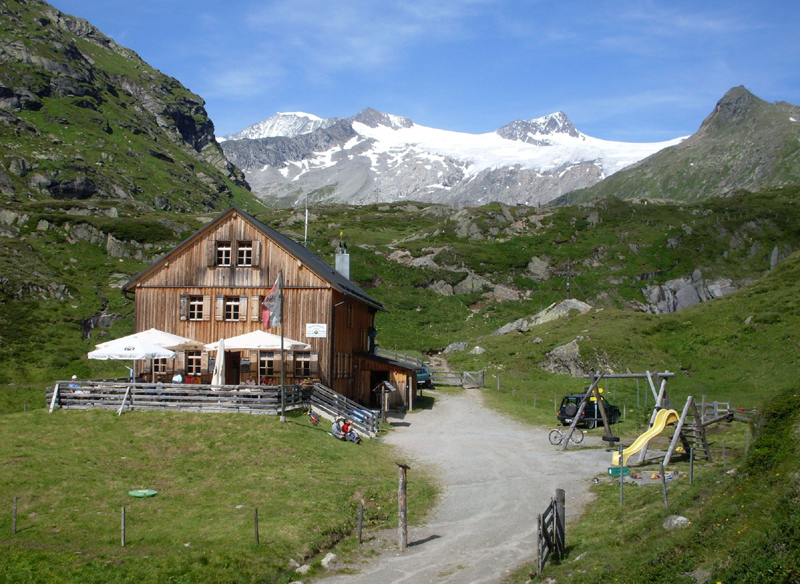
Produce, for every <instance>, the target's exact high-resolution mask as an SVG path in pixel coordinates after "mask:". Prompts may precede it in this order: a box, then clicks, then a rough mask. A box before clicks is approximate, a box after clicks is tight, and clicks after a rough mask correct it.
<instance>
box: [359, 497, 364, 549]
mask: <svg viewBox="0 0 800 584" xmlns="http://www.w3.org/2000/svg"><path fill="white" fill-rule="evenodd" d="M363 527H364V503H359V504H358V543H362V541H363V540H362V539H361V530H362V528H363Z"/></svg>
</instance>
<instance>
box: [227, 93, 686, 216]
mask: <svg viewBox="0 0 800 584" xmlns="http://www.w3.org/2000/svg"><path fill="white" fill-rule="evenodd" d="M242 135H246V136H247V137H246V138H244V139H243V138H242ZM681 140H682V138H679V139H676V140H672V141H669V142H658V143H646V144H637V143H627V142H610V141H606V140H599V139H597V138H592V137H590V136H587V135H585V134H583V133H581V132H580V131H578V130H577V128H575V126H574V125H573V124H572V122H570V120H569V119H568V118H567V116H566V115H565V114H564V113H563V112H557V113H554V114H550V115H548V116H544V117H541V118H537V119H533V120H517V121H514V122H512V123H510V124H508V125H506V126H503V127H502V128H500V129H499V130H497V131H495V132H489V133H486V134H467V133H463V132H451V131H447V130H438V129H435V128H428V127H425V126H419V125H417V124H414V123H413V122H412V121H411V120H409V119H408V118H404V117H402V116H395V115H391V114H386V113H382V112H378V111H376V110H373V109H370V108H368V109H365V110H363V111H361V112H359V113H358V114H356V115H355V116H353V117H351V118H347V119H339V118H331V119H327V120H323V119H321V118H317V117H316V116H312V115H310V114H298V113H292V114H276V115H275V116H272V117H271V118H269V119H267V120H265V121H264V122H261V123H260V124H255V125H254V126H250V127H249V128H247V129H246V130H244V131H243V132H240V133H239V134H235V135H233V136H229V137H227V139H226V141H225V142H223V144H222V148H223V150H224V151H225V154H226V155H227V156H228V158H229V159H230V160H231V162H233V163H234V164H236V165H237V166H238V167H239V168H241V169H242V170H243V171H244V172H245V175H246V177H247V180H248V182H249V183H250V186H251V188H252V189H253V191H254V192H255V193H256V194H257V195H258V196H260V197H261V198H262V199H264V200H265V201H266V202H268V203H271V204H277V205H280V206H291V205H295V204H298V203H302V202H303V201H304V199H305V197H306V196H308V197H309V200H310V201H315V202H322V201H324V202H330V203H334V202H336V203H348V204H366V203H374V202H391V201H398V200H412V201H425V202H435V203H444V204H452V205H461V206H470V205H482V204H485V203H489V202H491V201H501V202H504V203H508V204H515V205H519V204H522V205H534V206H538V205H542V204H545V203H548V202H549V201H552V200H553V199H555V198H557V197H559V196H561V195H563V194H565V193H567V192H570V191H573V190H576V189H579V188H584V187H588V186H591V185H593V184H595V183H597V182H599V181H600V180H602V179H603V178H605V177H606V176H609V175H611V174H613V173H614V172H617V171H618V170H621V169H622V168H625V167H626V166H629V165H630V164H633V163H634V162H637V161H639V160H641V159H643V158H645V157H647V156H649V155H651V154H653V153H655V152H657V151H659V150H661V149H663V148H666V147H667V146H671V145H674V144H677V143H679V142H680V141H681Z"/></svg>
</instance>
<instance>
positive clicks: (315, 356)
mask: <svg viewBox="0 0 800 584" xmlns="http://www.w3.org/2000/svg"><path fill="white" fill-rule="evenodd" d="M311 377H319V353H317V352H316V351H314V352H312V353H311Z"/></svg>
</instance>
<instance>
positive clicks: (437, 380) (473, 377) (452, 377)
mask: <svg viewBox="0 0 800 584" xmlns="http://www.w3.org/2000/svg"><path fill="white" fill-rule="evenodd" d="M431 375H432V377H433V383H434V384H438V385H461V386H466V385H477V386H478V387H484V386H485V385H486V383H485V380H486V376H485V372H484V371H440V370H438V369H437V370H434V371H431Z"/></svg>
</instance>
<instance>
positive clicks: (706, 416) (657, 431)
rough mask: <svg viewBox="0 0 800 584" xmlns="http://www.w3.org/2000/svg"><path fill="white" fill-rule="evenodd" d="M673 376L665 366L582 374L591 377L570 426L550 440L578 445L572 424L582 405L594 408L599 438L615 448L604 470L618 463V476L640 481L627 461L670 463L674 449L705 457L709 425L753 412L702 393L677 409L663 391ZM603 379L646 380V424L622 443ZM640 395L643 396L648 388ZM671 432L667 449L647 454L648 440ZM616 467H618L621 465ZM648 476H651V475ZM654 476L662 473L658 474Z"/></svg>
mask: <svg viewBox="0 0 800 584" xmlns="http://www.w3.org/2000/svg"><path fill="white" fill-rule="evenodd" d="M674 376H675V374H674V373H672V372H669V371H665V372H655V373H653V372H650V371H646V372H644V373H627V374H604V373H594V372H591V373H590V374H589V375H587V378H589V379H590V380H591V384H590V385H589V387H588V388H587V389H586V392H585V393H584V395H583V397H582V399H581V400H580V402H579V404H578V407H577V411H576V413H575V415H574V418H573V419H572V421H571V424H570V425H569V428H568V429H566V430H564V431H563V432H561V431H559V434H560V436H559V437H558V440H557V441H554V440H552V439H551V443H553V444H558V445H559V446H560V448H561V450H566V449H567V448H569V447H570V446H575V445H578V444H580V443H581V441H582V439H583V433H582V432H581V430H580V429H579V428H578V427H577V426H578V424H579V423H580V420H581V418H582V414H583V412H584V411H585V409H586V408H587V407H590V408H594V409H595V410H596V411H598V413H599V417H598V418H597V424H598V427H599V423H600V422H602V425H603V428H604V435H603V436H602V440H603V441H605V442H606V443H607V444H608V445H609V447H610V448H612V447H617V448H618V449H617V450H616V451H615V452H613V453H612V455H611V460H610V461H609V462H610V467H609V474H613V473H612V468H611V467H617V468H616V469H614V470H616V473H615V476H617V477H619V476H620V474H622V475H623V476H630V478H631V479H634V478H636V479H637V480H643V477H642V475H638V476H637V475H636V474H635V473H630V471H629V470H628V466H629V465H631V464H632V465H634V466H642V465H644V464H646V463H648V462H650V463H652V462H653V461H654V460H656V461H659V463H660V465H661V468H662V469H663V468H665V467H667V466H668V465H669V463H670V461H671V460H672V458H673V456H675V455H676V454H680V455H684V456H688V457H689V459H690V461H691V462H692V463H693V462H694V460H696V459H698V458H700V459H704V460H707V461H709V462H710V461H711V458H712V454H711V448H710V446H709V441H708V436H707V430H708V428H709V427H711V426H713V425H714V424H718V423H720V422H733V421H734V420H736V421H742V422H747V421H749V420H750V419H751V417H752V416H753V415H754V414H755V411H754V410H746V409H735V408H731V405H730V403H724V402H710V403H707V402H706V399H705V396H703V397H702V398H701V399H700V401H699V402H698V400H696V399H695V398H694V397H693V396H691V395H690V396H687V397H686V400H685V403H684V404H683V407H682V408H681V410H680V411H678V410H677V409H675V407H674V406H673V401H672V399H670V396H669V393H668V392H667V382H668V380H669V379H671V378H673V377H674ZM603 379H605V380H613V379H635V380H637V388H638V381H639V380H640V379H641V380H646V381H647V385H646V388H645V391H646V392H647V390H649V392H650V393H651V394H652V397H653V405H652V409H651V410H648V411H649V422H648V423H647V425H646V429H645V430H644V432H642V433H641V434H639V436H637V437H636V438H635V439H634V440H633V441H632V442H631V443H630V444H628V445H627V446H625V444H624V443H625V442H627V440H624V441H623V440H622V439H621V438H620V437H619V436H615V435H614V434H613V431H612V424H613V423H614V419H613V418H612V417H611V416H609V415H608V412H607V411H606V406H604V403H605V400H604V398H603V395H602V394H603V389H602V388H601V387H599V384H600V382H601V380H603ZM645 396H646V397H647V393H646V394H645ZM637 400H638V393H637ZM645 403H647V402H645ZM670 431H671V438H670V441H669V446H668V447H667V448H666V450H665V451H663V452H654V453H652V455H651V456H648V450H649V445H650V442H651V441H652V440H653V439H655V438H656V437H659V436H661V435H662V434H664V433H666V432H670ZM723 444H724V443H723ZM723 452H724V447H723ZM620 468H621V469H622V470H620ZM647 474H648V473H644V475H645V476H646V475H647ZM651 474H653V473H651ZM656 474H664V475H666V471H663V470H662V471H661V473H656ZM679 475H680V473H677V472H671V474H670V475H669V479H670V480H671V479H673V478H678V477H679ZM652 478H653V479H655V478H656V477H652ZM658 478H659V479H661V478H666V477H660V476H659V477H658Z"/></svg>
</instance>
